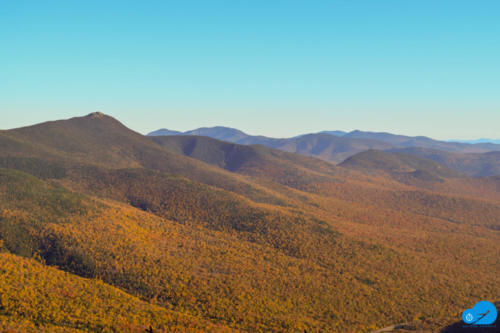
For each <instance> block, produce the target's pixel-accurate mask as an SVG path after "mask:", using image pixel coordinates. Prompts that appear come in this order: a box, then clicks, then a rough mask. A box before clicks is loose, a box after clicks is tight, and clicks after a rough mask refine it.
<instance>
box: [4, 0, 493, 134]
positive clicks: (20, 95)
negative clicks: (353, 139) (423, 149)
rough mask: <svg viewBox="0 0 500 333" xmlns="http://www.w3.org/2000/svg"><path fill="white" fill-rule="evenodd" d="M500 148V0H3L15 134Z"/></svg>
mask: <svg viewBox="0 0 500 333" xmlns="http://www.w3.org/2000/svg"><path fill="white" fill-rule="evenodd" d="M96 110H100V111H102V112H104V113H107V114H110V115H112V116H114V117H116V118H118V119H119V120H121V121H122V122H123V123H124V124H125V125H127V126H129V127H131V128H133V129H135V130H137V131H139V132H142V133H146V132H149V131H152V130H156V129H158V128H160V127H166V128H170V129H177V130H187V129H193V128H196V127H201V126H213V125H225V126H231V127H236V128H239V129H242V130H244V131H246V132H249V133H250V134H263V135H269V136H292V135H296V134H299V133H306V132H315V131H320V130H333V129H341V130H352V129H361V130H373V131H389V132H394V133H401V134H409V135H418V134H422V135H428V136H431V137H434V138H438V139H451V138H462V139H471V138H479V137H495V138H500V1H497V0H491V1H488V0H480V1H476V0H470V1H460V0H453V1H445V0H429V1H427V0H414V1H409V0H408V1H405V0H394V1H385V0H377V1H375V0H365V1H356V0H344V1H334V0H331V1H313V0H309V1H306V0H304V1H291V0H290V1H274V0H266V1H257V0H252V1H250V0H248V1H238V0H228V1H215V0H210V1H208V0H207V1H188V0H186V1H166V0H165V1H147V0H141V1H140V0H137V1H125V0H120V1H108V0H106V1H104V0H102V1H90V0H85V1H71V0H65V1H62V0H61V1H50V0H48V1H39V0H36V1H23V0H5V1H1V2H0V112H1V113H0V114H1V118H0V128H2V129H6V128H13V127H19V126H24V125H29V124H33V123H37V122H41V121H45V120H52V119H60V118H69V117H72V116H78V115H85V114H87V113H90V112H93V111H96Z"/></svg>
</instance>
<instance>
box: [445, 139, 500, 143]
mask: <svg viewBox="0 0 500 333" xmlns="http://www.w3.org/2000/svg"><path fill="white" fill-rule="evenodd" d="M448 142H460V143H471V144H477V143H494V144H500V140H494V139H488V138H481V139H476V140H448Z"/></svg>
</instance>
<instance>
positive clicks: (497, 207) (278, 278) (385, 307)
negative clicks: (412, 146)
mask: <svg viewBox="0 0 500 333" xmlns="http://www.w3.org/2000/svg"><path fill="white" fill-rule="evenodd" d="M330 136H331V135H330ZM332 137H333V136H332ZM366 154H368V156H370V155H374V156H372V157H370V158H368V159H366V158H360V157H363V153H362V154H359V156H358V157H357V158H356V159H354V160H357V162H356V163H357V164H356V165H361V166H362V167H353V166H352V165H351V166H349V165H348V164H349V163H346V165H340V166H334V165H332V164H330V163H327V162H324V161H321V160H318V159H315V158H311V157H305V156H300V155H295V154H291V153H287V152H283V151H279V150H275V149H270V148H267V147H263V146H259V145H256V146H253V145H251V146H244V145H237V144H233V143H228V142H222V141H218V140H214V139H210V138H206V137H196V136H173V137H146V136H142V135H140V134H138V133H136V132H133V131H131V130H129V129H128V128H126V127H125V126H123V125H122V124H121V123H119V122H118V121H117V120H115V119H113V118H111V117H108V116H105V115H102V114H91V115H89V116H86V117H79V118H73V119H69V120H63V121H56V122H49V123H44V124H40V125H35V126H30V127H27V128H22V129H14V130H8V131H1V132H0V162H1V166H2V167H3V168H4V169H0V214H1V215H0V239H1V240H2V242H3V248H4V251H8V252H10V254H8V255H9V256H12V255H17V256H23V257H26V258H33V259H34V260H37V261H38V262H39V263H34V262H33V261H29V262H33V265H34V266H33V267H32V268H30V269H29V270H28V271H27V272H26V273H25V274H24V276H26V277H27V278H29V279H31V276H36V279H37V281H44V279H48V278H49V275H47V274H52V273H47V274H45V273H44V274H42V275H36V274H37V273H36V271H39V270H48V271H50V272H57V273H53V274H56V275H59V274H70V275H61V276H67V279H82V278H90V280H82V281H91V284H85V285H84V286H82V287H81V289H82V290H86V291H85V292H90V291H91V290H92V288H94V287H93V283H94V281H96V283H102V284H103V285H106V286H108V287H109V288H118V289H120V290H121V291H122V292H124V293H126V294H127V295H128V296H130V297H138V299H141V300H142V302H143V303H141V304H143V305H141V307H142V306H144V307H147V306H151V307H152V308H151V311H152V312H151V313H152V314H151V316H150V317H146V318H147V320H146V319H145V321H140V320H137V321H135V322H137V323H139V324H138V325H144V324H146V325H147V321H151V322H154V323H156V324H155V325H158V326H157V327H154V328H157V329H160V328H161V327H170V326H169V325H174V324H171V323H170V322H165V323H163V322H157V321H154V320H156V319H154V318H156V317H154V315H153V313H154V312H155V311H156V310H155V309H160V310H158V311H170V312H169V313H172V316H174V317H175V316H178V318H181V319H179V320H178V321H177V323H178V325H179V327H183V326H182V325H184V321H183V320H184V319H182V318H195V319H193V325H198V324H199V325H206V327H207V328H204V327H203V328H200V330H201V331H210V329H211V328H212V327H216V328H217V329H219V328H220V329H222V328H227V329H235V330H241V331H247V332H282V331H287V332H303V331H304V330H307V331H308V332H309V331H313V332H314V331H342V332H360V331H361V332H367V331H370V330H373V329H376V328H381V327H385V326H388V325H390V324H393V323H395V322H417V323H418V322H422V323H423V322H425V323H426V325H428V327H442V326H444V324H446V323H449V322H450V319H453V317H452V316H454V314H455V313H457V312H459V311H461V310H463V308H464V307H465V306H467V305H469V304H471V303H473V302H474V301H475V300H476V299H477V298H490V297H491V295H498V294H500V290H499V286H500V281H499V276H500V274H498V273H499V272H500V266H499V264H498V258H497V255H496V254H497V253H498V251H500V248H499V244H500V242H499V237H500V236H499V234H498V230H499V228H500V195H499V194H500V187H499V186H498V185H499V184H500V183H498V182H497V183H495V181H492V180H488V181H484V180H480V179H472V178H466V177H462V176H461V175H457V174H456V173H455V172H454V171H452V170H451V171H450V169H447V168H446V167H442V166H440V165H439V164H438V163H435V162H433V161H430V160H427V159H423V158H417V157H415V156H411V155H405V154H388V153H384V152H373V151H370V152H368V153H366ZM366 161H368V162H369V163H368V162H366ZM366 163H368V164H366ZM377 168H378V169H377ZM374 169H377V170H374ZM413 169H415V170H421V173H420V174H423V173H425V172H427V173H430V174H431V175H432V176H433V177H430V178H428V177H424V178H425V179H421V178H419V177H415V175H412V176H411V177H412V179H413V178H415V181H413V180H411V179H410V178H408V179H407V178H404V179H403V178H398V177H395V175H398V174H400V173H403V174H406V173H410V174H411V173H414V171H415V170H413ZM418 175H419V174H418ZM418 175H417V176H418ZM434 177H435V178H434ZM409 179H410V180H409ZM492 179H495V178H492ZM12 258H18V257H12ZM478 258H480V259H478ZM16 260H18V259H16ZM22 260H27V259H22ZM2 265H10V264H7V263H6V262H3V263H2ZM30 265H31V264H30ZM49 266H50V267H49ZM55 269H57V271H56V270H55ZM61 271H65V272H66V273H61ZM14 278H15V277H13V279H14ZM54 279H56V278H54ZM64 279H66V278H64ZM23 283H24V284H26V285H28V283H29V282H28V281H26V282H23ZM471 286H474V288H472V287H471ZM45 287H46V288H48V289H47V290H45V289H43V288H45ZM108 287H106V288H108ZM29 288H31V287H29ZM33 288H35V287H33ZM36 288H38V289H36V290H41V291H40V292H47V293H50V292H51V291H50V290H51V289H50V288H51V287H50V284H48V282H43V287H36ZM96 288H97V287H96ZM37 292H38V291H37ZM83 292H84V291H82V293H83ZM10 295H12V299H13V302H18V303H19V302H22V300H23V299H25V297H24V296H23V298H21V297H18V298H16V293H15V292H13V291H12V292H10ZM128 296H127V297H128ZM124 297H125V296H124ZM102 298H103V300H102V302H104V303H105V302H106V301H105V300H104V297H102ZM27 299H28V302H29V303H30V304H31V303H34V302H35V299H36V298H27ZM134 299H136V298H134ZM2 301H3V299H2ZM57 302H62V301H59V300H58V301H57ZM89 302H90V301H89V300H87V299H86V298H83V299H82V302H81V303H79V304H80V305H79V306H81V307H82V308H83V307H84V306H86V305H85V304H91V303H89ZM99 302H101V301H99ZM122 302H125V303H127V304H134V303H133V302H135V301H132V300H131V298H129V300H126V299H123V300H122ZM72 306H73V305H71V303H62V305H61V306H60V307H61V308H62V310H61V312H62V313H72V312H73V311H77V310H73V308H72ZM113 311H115V310H112V311H111V312H110V313H114V312H113ZM116 311H118V310H116ZM77 312H78V311H77ZM82 313H85V312H83V310H82ZM0 315H1V314H0ZM24 315H25V314H23V313H19V312H12V314H9V316H10V319H8V322H9V325H14V324H13V323H14V322H16V320H17V321H23V320H24V319H23V318H25V317H23V316H24ZM26 316H27V317H26V318H27V319H26V320H27V324H26V325H28V326H29V325H32V324H33V323H36V322H35V321H34V319H32V317H30V316H31V314H28V315H26ZM110 316H111V314H110ZM116 316H118V318H119V319H116V320H118V321H117V323H122V322H125V321H127V320H128V317H126V316H125V319H123V320H122V317H120V316H119V315H118V314H117V315H116ZM186 316H187V317H186ZM75 318H77V317H75ZM75 318H73V319H71V320H73V322H75V321H76V320H77V319H75ZM89 318H90V319H89V321H87V322H86V323H87V324H85V325H90V323H89V322H90V321H92V322H93V321H96V320H97V319H96V320H94V319H92V318H94V317H89ZM169 318H170V317H169ZM176 318H177V317H176ZM99 320H100V319H99ZM102 320H106V321H109V320H111V319H102ZM174 322H175V320H174ZM44 325H45V326H47V327H52V326H53V327H58V326H60V322H59V321H58V319H57V318H53V317H50V318H49V320H48V321H47V322H46V323H45V324H44ZM50 325H52V326H50ZM113 325H114V324H113ZM117 325H118V324H117ZM162 325H164V326H162ZM217 325H218V326H217ZM113 327H115V326H113ZM139 327H143V326H139ZM195 327H198V326H195ZM117 330H119V329H117ZM179 330H181V331H182V328H180V329H179Z"/></svg>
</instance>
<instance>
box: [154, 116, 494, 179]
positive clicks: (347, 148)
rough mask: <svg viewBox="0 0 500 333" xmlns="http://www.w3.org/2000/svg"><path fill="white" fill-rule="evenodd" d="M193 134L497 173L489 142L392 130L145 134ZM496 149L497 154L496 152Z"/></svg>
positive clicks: (330, 157) (332, 157)
mask: <svg viewBox="0 0 500 333" xmlns="http://www.w3.org/2000/svg"><path fill="white" fill-rule="evenodd" d="M179 135H184V136H186V135H188V136H192V135H196V136H207V137H211V138H214V139H218V140H222V141H227V142H231V143H237V144H243V145H254V144H259V145H264V146H266V147H269V148H274V149H279V150H283V151H286V152H290V153H295V154H300V155H306V156H313V157H317V158H320V159H323V160H325V161H329V162H335V163H340V162H343V161H345V160H346V159H348V158H349V157H351V156H353V155H355V154H357V153H360V152H364V151H367V150H380V151H386V152H398V153H406V154H410V155H416V156H419V157H424V158H427V159H430V160H433V161H435V162H439V163H441V164H443V165H444V166H446V167H449V168H452V169H454V170H456V171H458V172H461V173H463V174H465V175H468V176H474V177H482V176H492V175H498V174H500V145H499V144H494V143H490V142H478V143H464V142H450V141H439V140H434V139H431V138H428V137H425V136H417V137H411V136H404V135H396V134H391V133H377V132H363V131H359V130H355V131H352V132H343V131H323V132H319V133H313V134H304V135H300V136H296V137H292V138H270V137H265V136H254V135H248V134H246V133H244V132H242V131H240V130H237V129H234V128H228V127H222V126H217V127H203V128H198V129H195V130H192V131H186V132H179V131H171V130H167V129H160V130H158V131H154V132H151V133H149V134H148V136H179ZM495 152H497V153H495Z"/></svg>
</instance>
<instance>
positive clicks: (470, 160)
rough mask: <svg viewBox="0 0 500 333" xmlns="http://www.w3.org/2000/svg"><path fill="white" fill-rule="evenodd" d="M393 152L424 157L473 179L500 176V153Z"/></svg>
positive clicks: (413, 150)
mask: <svg viewBox="0 0 500 333" xmlns="http://www.w3.org/2000/svg"><path fill="white" fill-rule="evenodd" d="M391 151H394V152H402V153H405V154H412V155H416V156H420V157H424V158H427V159H430V160H433V161H436V162H438V163H441V164H443V165H445V166H447V167H449V168H451V169H454V170H456V171H458V172H460V173H463V174H464V175H467V176H471V177H487V176H496V175H500V152H498V151H492V152H487V153H466V154H464V153H462V154H459V153H450V152H445V151H440V150H435V149H426V148H404V149H392V150H391Z"/></svg>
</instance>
